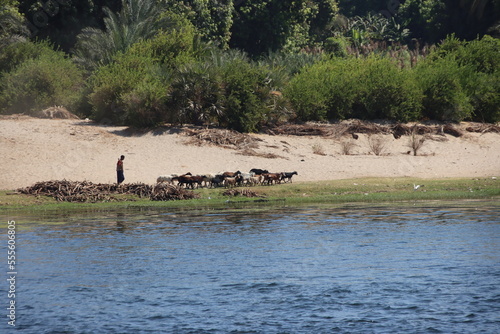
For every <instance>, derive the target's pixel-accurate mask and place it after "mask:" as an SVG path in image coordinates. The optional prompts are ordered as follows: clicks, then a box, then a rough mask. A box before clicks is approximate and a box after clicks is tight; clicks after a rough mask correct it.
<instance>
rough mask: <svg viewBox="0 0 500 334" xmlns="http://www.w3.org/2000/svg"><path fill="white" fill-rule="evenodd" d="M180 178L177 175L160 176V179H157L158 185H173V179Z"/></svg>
mask: <svg viewBox="0 0 500 334" xmlns="http://www.w3.org/2000/svg"><path fill="white" fill-rule="evenodd" d="M176 177H178V175H177V174H170V175H160V176H158V178H157V179H156V183H169V184H172V183H173V181H174V180H173V179H174V178H176Z"/></svg>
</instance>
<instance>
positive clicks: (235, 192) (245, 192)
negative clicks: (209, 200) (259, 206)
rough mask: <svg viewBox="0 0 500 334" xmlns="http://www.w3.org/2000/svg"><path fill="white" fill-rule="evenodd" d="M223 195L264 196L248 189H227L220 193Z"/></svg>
mask: <svg viewBox="0 0 500 334" xmlns="http://www.w3.org/2000/svg"><path fill="white" fill-rule="evenodd" d="M222 195H224V196H233V197H234V196H243V197H261V198H263V197H265V196H262V195H259V194H258V193H256V192H255V191H252V190H250V189H229V190H226V191H224V192H223V193H222Z"/></svg>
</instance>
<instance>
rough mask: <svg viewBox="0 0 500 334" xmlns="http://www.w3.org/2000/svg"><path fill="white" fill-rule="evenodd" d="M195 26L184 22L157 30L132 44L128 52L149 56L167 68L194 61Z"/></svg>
mask: <svg viewBox="0 0 500 334" xmlns="http://www.w3.org/2000/svg"><path fill="white" fill-rule="evenodd" d="M195 39H196V31H195V28H194V27H193V26H192V25H190V24H186V26H185V27H183V28H179V29H172V30H171V31H168V32H165V31H162V32H159V33H158V34H157V35H156V36H154V37H153V38H150V39H146V40H143V41H140V42H138V43H135V44H133V45H132V47H131V48H130V50H129V51H128V53H130V54H133V55H136V56H141V57H148V58H151V59H152V60H153V61H154V62H155V63H159V64H162V65H164V66H166V67H169V68H176V67H178V66H181V65H183V64H186V63H190V62H192V61H194V57H195V53H196V50H195V49H194V41H195Z"/></svg>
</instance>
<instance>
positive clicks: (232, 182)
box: [224, 176, 238, 188]
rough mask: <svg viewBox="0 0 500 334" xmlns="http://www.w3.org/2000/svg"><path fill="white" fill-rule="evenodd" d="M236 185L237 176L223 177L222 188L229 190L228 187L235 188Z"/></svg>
mask: <svg viewBox="0 0 500 334" xmlns="http://www.w3.org/2000/svg"><path fill="white" fill-rule="evenodd" d="M237 183H238V177H237V176H233V177H229V176H228V177H225V178H224V186H225V187H226V188H230V187H236V184H237Z"/></svg>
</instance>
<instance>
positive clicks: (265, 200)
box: [0, 177, 500, 213]
mask: <svg viewBox="0 0 500 334" xmlns="http://www.w3.org/2000/svg"><path fill="white" fill-rule="evenodd" d="M414 185H420V187H419V188H418V189H416V190H415V189H414ZM247 189H250V190H252V191H254V192H256V193H257V194H258V195H260V196H261V197H257V198H247V197H239V196H236V197H228V196H223V195H222V193H223V192H224V191H225V189H221V188H217V189H207V188H203V189H199V190H195V191H196V192H198V193H199V194H200V196H201V198H200V199H194V200H184V201H167V202H155V201H150V200H149V199H141V198H138V197H135V196H129V195H127V196H122V197H121V200H122V201H113V202H104V203H66V202H57V201H56V200H55V199H52V198H48V197H35V196H30V195H22V194H17V193H16V192H15V191H0V213H2V212H4V213H8V212H13V211H14V212H15V211H30V212H33V211H51V210H67V211H73V210H76V211H80V210H90V211H114V210H118V209H127V208H160V209H161V208H165V209H168V208H171V209H217V208H226V207H228V206H231V207H243V208H251V207H260V206H282V205H302V204H326V203H332V204H342V203H383V202H405V201H430V200H443V201H444V200H446V201H450V200H472V199H493V198H500V180H497V179H496V178H494V177H489V178H484V177H483V178H450V179H416V178H361V179H344V180H331V181H314V182H312V181H310V182H300V183H299V182H297V183H293V184H291V183H287V184H281V185H275V186H257V187H251V188H247Z"/></svg>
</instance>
